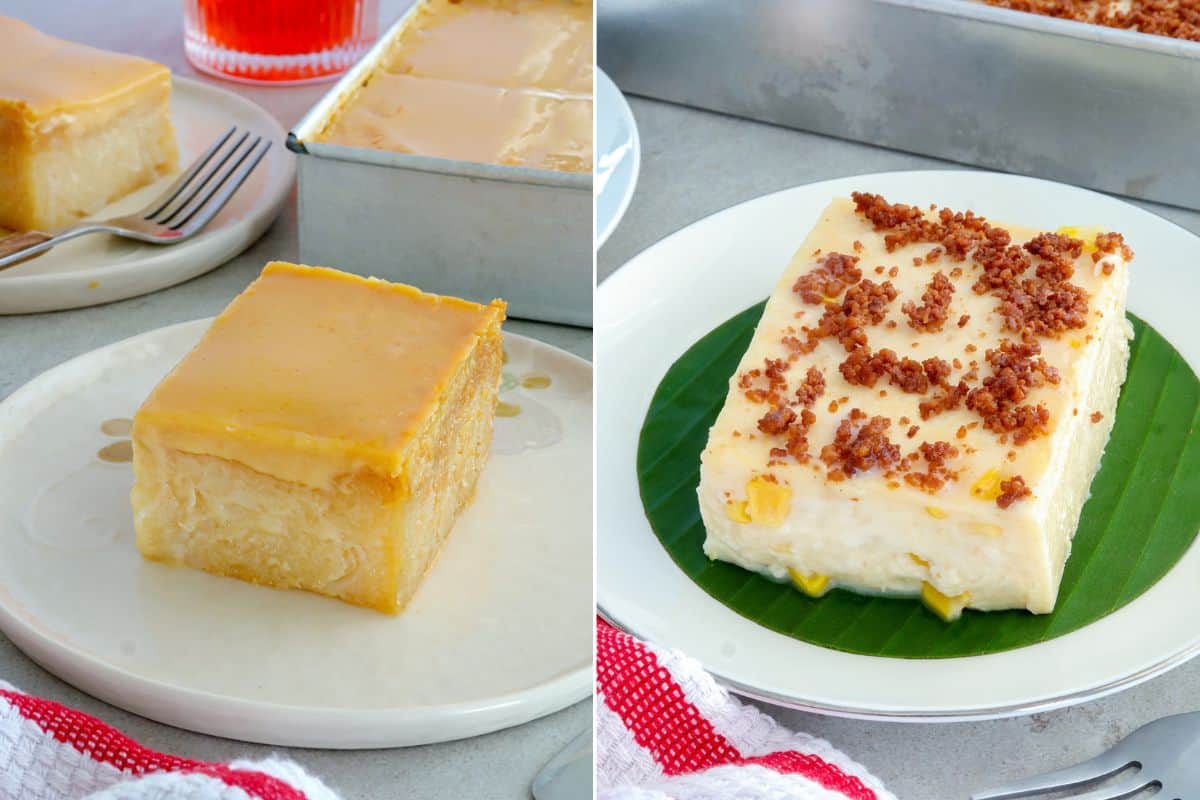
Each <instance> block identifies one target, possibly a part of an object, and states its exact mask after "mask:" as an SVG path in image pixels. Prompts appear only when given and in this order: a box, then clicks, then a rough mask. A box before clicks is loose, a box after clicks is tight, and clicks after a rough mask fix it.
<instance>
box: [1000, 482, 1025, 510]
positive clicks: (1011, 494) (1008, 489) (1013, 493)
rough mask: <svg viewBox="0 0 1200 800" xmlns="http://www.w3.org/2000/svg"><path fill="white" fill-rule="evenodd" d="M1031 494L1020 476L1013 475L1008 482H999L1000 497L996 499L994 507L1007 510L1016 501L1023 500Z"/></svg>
mask: <svg viewBox="0 0 1200 800" xmlns="http://www.w3.org/2000/svg"><path fill="white" fill-rule="evenodd" d="M1032 494H1033V492H1032V491H1031V490H1030V488H1029V487H1028V486H1026V485H1025V479H1024V478H1022V477H1021V476H1020V475H1014V476H1012V477H1011V478H1009V479H1008V480H1003V481H1000V495H999V496H998V497H997V498H996V505H998V506H1000V507H1001V508H1008V507H1009V506H1011V505H1012V504H1013V503H1015V502H1017V501H1018V500H1024V499H1025V498H1026V497H1029V496H1031V495H1032Z"/></svg>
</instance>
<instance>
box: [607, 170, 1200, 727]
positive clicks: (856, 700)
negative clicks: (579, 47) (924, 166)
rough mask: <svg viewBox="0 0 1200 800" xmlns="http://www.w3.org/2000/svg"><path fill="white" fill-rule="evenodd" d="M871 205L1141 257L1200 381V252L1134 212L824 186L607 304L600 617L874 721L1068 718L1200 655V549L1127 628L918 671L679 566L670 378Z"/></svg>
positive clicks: (631, 284) (979, 189) (729, 225)
mask: <svg viewBox="0 0 1200 800" xmlns="http://www.w3.org/2000/svg"><path fill="white" fill-rule="evenodd" d="M854 190H862V191H872V192H879V193H882V194H883V195H884V196H885V197H887V198H888V199H889V200H892V201H900V202H906V203H915V204H924V203H933V202H936V203H938V204H940V205H946V206H950V207H952V208H957V209H967V208H970V209H973V210H975V211H977V212H980V213H982V214H984V215H986V216H988V217H992V218H994V219H999V220H1003V221H1007V222H1013V223H1024V224H1027V225H1032V226H1037V227H1042V228H1048V229H1054V228H1057V227H1058V226H1060V225H1067V224H1076V225H1078V224H1086V225H1091V224H1098V225H1102V226H1104V227H1106V228H1109V229H1111V230H1118V231H1121V232H1122V233H1124V234H1125V236H1126V238H1127V241H1128V242H1129V243H1130V245H1131V246H1132V247H1133V249H1134V251H1135V252H1136V254H1137V256H1136V261H1135V262H1134V266H1133V273H1132V275H1133V276H1132V288H1131V290H1130V295H1129V307H1130V309H1131V310H1132V311H1133V312H1135V313H1136V314H1138V315H1139V316H1141V317H1142V318H1143V319H1145V320H1146V321H1148V322H1149V323H1150V324H1151V325H1153V326H1154V327H1155V328H1157V329H1158V331H1159V332H1160V333H1162V334H1163V335H1164V336H1165V337H1166V338H1167V339H1168V340H1169V341H1170V342H1171V343H1172V344H1174V345H1175V347H1176V348H1177V349H1178V350H1179V351H1180V352H1181V353H1182V354H1183V356H1184V358H1186V359H1187V361H1188V363H1189V364H1190V365H1191V366H1192V368H1193V369H1197V368H1198V367H1200V336H1198V335H1197V332H1196V331H1197V328H1196V323H1195V316H1196V312H1195V308H1196V303H1197V301H1200V269H1198V268H1197V264H1198V263H1200V239H1197V238H1196V237H1195V236H1193V235H1192V234H1190V233H1188V232H1187V231H1185V230H1183V229H1182V228H1179V227H1177V226H1175V225H1173V224H1171V223H1169V222H1167V221H1166V220H1163V219H1161V218H1159V217H1156V216H1154V215H1153V214H1150V213H1148V212H1146V211H1142V210H1140V209H1138V208H1135V207H1134V206H1131V205H1129V204H1128V203H1125V202H1122V201H1121V200H1117V199H1114V198H1112V197H1107V196H1105V195H1101V194H1097V193H1094V192H1089V191H1085V190H1083V189H1077V188H1074V187H1070V186H1065V185H1062V184H1057V183H1050V182H1048V181H1041V180H1035V179H1032V178H1024V177H1017V176H1012V175H997V174H991V173H985V172H968V171H937V172H894V173H885V174H879V175H861V176H857V177H851V178H844V179H840V180H833V181H826V182H823V183H815V184H811V185H809V186H801V187H798V188H795V189H790V190H787V191H783V192H779V193H777V194H772V195H767V196H766V197H761V198H758V199H757V200H752V201H750V202H747V203H743V204H741V205H738V206H735V207H733V208H730V209H727V210H725V211H722V212H720V213H718V214H714V215H713V216H711V217H708V218H707V219H704V220H701V221H700V222H697V223H695V224H694V225H691V226H689V227H687V228H685V229H683V230H682V231H679V232H678V233H676V234H674V235H672V236H670V237H668V238H666V239H664V240H663V241H661V242H659V243H658V244H656V245H654V246H653V247H651V248H650V249H648V250H646V251H645V252H643V253H641V254H640V255H638V256H637V257H636V258H634V259H632V260H631V261H630V262H629V263H628V264H626V265H625V266H624V267H622V268H621V269H620V270H619V271H618V272H616V273H615V274H614V275H613V276H612V277H611V278H609V279H608V280H607V281H605V282H604V283H603V284H602V285H601V286H600V289H599V293H598V296H597V303H596V313H597V316H596V345H597V346H596V362H597V365H598V368H599V369H600V370H602V372H603V374H606V375H612V374H614V373H617V372H619V375H620V384H621V391H619V392H617V391H606V392H601V393H600V398H599V399H600V402H599V408H598V411H597V433H598V436H599V437H600V440H601V441H603V442H604V443H605V446H604V447H601V448H600V449H599V452H598V455H597V459H598V460H597V498H598V503H597V508H598V512H597V568H596V572H597V586H598V588H597V600H598V603H599V605H600V607H601V611H602V613H604V614H605V615H606V616H607V617H609V618H610V619H611V620H613V621H614V622H615V623H616V624H618V625H620V626H622V627H625V628H627V629H629V630H631V631H633V632H636V633H637V634H639V635H640V636H643V637H646V638H649V639H652V640H655V641H658V642H662V643H665V644H667V645H671V646H674V647H678V648H680V649H681V650H683V651H684V652H686V653H688V654H689V655H691V656H694V657H696V658H698V659H699V660H700V661H701V662H703V664H704V665H705V667H707V668H708V669H709V670H711V671H712V672H713V673H715V674H716V675H717V676H718V677H719V678H720V679H722V680H724V681H725V682H726V683H727V684H728V685H729V686H731V687H732V688H733V689H735V690H736V691H739V692H741V693H743V694H746V695H749V696H752V697H758V698H760V699H765V700H769V701H772V702H776V703H780V704H783V705H789V706H793V707H797V708H804V709H809V710H815V711H820V712H824V713H831V714H838V715H844V716H853V717H863V718H871V719H892V720H898V719H916V720H938V721H948V720H954V719H964V718H973V717H998V716H1006V715H1014V714H1020V713H1031V712H1034V711H1039V710H1045V709H1049V708H1055V707H1059V706H1064V705H1068V704H1071V703H1076V702H1081V701H1083V700H1086V699H1091V698H1095V697H1099V696H1101V695H1104V694H1107V693H1110V692H1113V691H1116V690H1118V689H1121V688H1125V687H1128V686H1132V685H1134V684H1135V683H1137V682H1139V681H1142V680H1146V679H1147V678H1150V677H1152V676H1154V675H1157V674H1159V673H1161V672H1163V671H1165V670H1167V669H1169V668H1171V667H1173V666H1176V665H1178V664H1180V663H1182V662H1183V661H1185V660H1186V659H1188V658H1190V657H1192V656H1193V655H1195V654H1196V653H1197V650H1198V648H1200V620H1197V618H1196V617H1195V615H1192V614H1181V613H1179V609H1185V608H1195V607H1196V606H1197V605H1200V547H1197V546H1196V545H1193V546H1192V547H1191V549H1189V550H1188V551H1187V553H1186V554H1185V555H1184V557H1183V559H1182V560H1181V561H1180V562H1179V563H1178V564H1177V565H1176V566H1175V568H1174V569H1172V570H1171V571H1170V572H1169V573H1168V574H1167V575H1166V576H1165V577H1164V578H1163V579H1162V580H1161V581H1159V583H1158V584H1157V585H1155V586H1154V587H1153V588H1151V589H1150V590H1149V591H1148V592H1146V593H1145V594H1144V595H1142V596H1141V597H1140V598H1138V599H1137V600H1135V601H1134V602H1132V603H1130V604H1129V605H1127V606H1125V607H1124V608H1122V609H1121V610H1119V611H1117V612H1116V613H1114V614H1111V615H1109V616H1108V617H1105V618H1103V619H1101V620H1099V621H1098V622H1095V623H1093V624H1092V625H1089V626H1087V627H1086V628H1083V629H1081V630H1078V631H1076V632H1074V633H1071V634H1068V635H1066V636H1062V637H1059V638H1057V639H1052V640H1050V641H1048V642H1045V643H1042V644H1038V645H1034V646H1032V647H1026V648H1022V649H1019V650H1012V651H1009V652H1005V653H997V654H994V655H987V656H980V657H972V658H960V659H950V660H903V659H887V658H875V657H866V656H859V655H853V654H849V653H843V652H839V651H835V650H828V649H824V648H821V647H816V646H813V645H809V644H806V643H804V642H800V641H797V640H794V639H791V638H789V637H787V636H783V635H780V634H778V633H774V632H772V631H770V630H768V629H766V628H763V627H761V626H759V625H757V624H755V623H754V622H751V621H750V620H748V619H746V618H744V617H741V616H739V615H738V614H736V613H735V612H733V611H731V610H729V609H728V608H726V607H725V606H723V605H721V604H720V603H719V602H717V601H716V600H714V599H713V598H711V597H709V595H707V594H706V593H705V592H704V591H703V590H702V589H700V588H699V587H698V586H696V585H695V584H694V583H693V582H692V581H691V579H689V578H688V577H687V576H686V575H684V574H683V572H681V571H680V570H679V569H678V568H677V567H676V566H675V564H674V562H672V561H671V559H670V557H669V556H668V555H667V553H666V552H665V551H664V550H663V548H662V547H661V545H660V544H659V542H658V539H656V538H655V536H654V534H653V532H652V531H651V529H650V526H649V524H648V523H647V521H646V517H645V514H644V513H643V511H642V504H641V500H640V498H639V496H638V484H637V475H636V470H635V456H636V452H637V439H638V433H639V431H640V430H641V425H642V421H643V419H644V418H645V413H646V409H647V407H648V405H649V402H650V398H651V396H652V394H653V392H654V390H655V388H656V386H657V385H658V382H659V380H660V379H661V378H662V376H663V374H664V373H665V372H666V370H667V369H668V367H669V366H670V365H671V364H672V363H673V362H674V361H675V359H676V358H678V357H679V356H680V355H681V354H682V353H683V352H684V350H686V349H687V348H688V347H690V346H691V345H692V344H693V343H695V341H696V340H697V339H699V338H700V337H701V336H703V335H704V334H706V333H708V331H710V330H711V329H712V328H713V327H715V326H716V325H717V324H718V323H720V322H723V321H724V320H726V319H728V318H729V317H730V316H732V315H734V314H735V313H737V312H739V311H742V310H744V309H746V308H747V307H749V306H751V305H753V304H754V303H757V302H759V301H761V300H762V299H763V298H764V297H766V296H767V295H768V294H770V292H771V289H772V288H773V287H774V285H775V282H776V280H777V279H778V277H779V274H780V272H781V271H782V270H783V269H784V267H785V266H786V264H787V262H788V260H789V259H790V258H791V256H792V254H793V252H794V251H795V249H796V248H797V247H798V246H799V244H800V242H801V241H802V240H803V239H804V236H805V234H806V233H807V232H808V229H809V228H810V227H811V225H812V224H813V223H814V222H815V221H816V219H817V216H818V214H819V212H820V211H821V210H822V209H823V208H824V207H825V205H826V204H827V203H828V202H829V201H830V199H832V198H833V197H836V196H839V195H848V194H849V193H850V192H851V191H854Z"/></svg>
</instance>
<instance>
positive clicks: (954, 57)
mask: <svg viewBox="0 0 1200 800" xmlns="http://www.w3.org/2000/svg"><path fill="white" fill-rule="evenodd" d="M598 13H599V17H598V20H597V25H598V27H597V48H598V50H597V52H598V58H599V62H600V66H601V67H602V68H604V70H605V71H606V72H608V73H609V75H611V76H612V78H613V79H614V80H615V81H616V82H617V84H618V85H619V86H620V87H621V88H622V89H623V90H625V91H627V92H630V93H633V94H638V95H644V96H646V97H652V98H658V99H662V100H668V101H671V102H675V103H682V104H686V105H691V106H695V107H698V108H706V109H711V110H715V111H721V112H724V113H728V114H735V115H738V116H743V117H749V118H752V119H757V120H763V121H766V122H772V123H776V124H780V125H786V126H789V127H794V128H801V129H804V130H809V131H815V132H817V133H823V134H827V135H831V136H837V137H840V138H845V139H853V140H857V141H862V142H868V143H870V144H875V145H882V146H884V147H889V148H893V149H899V150H906V151H909V152H914V153H921V154H925V155H931V156H936V157H940V158H946V159H951V160H954V161H959V162H963V163H966V164H974V165H978V166H983V167H989V168H992V169H999V170H1005V171H1009V172H1016V173H1022V174H1027V175H1036V176H1039V177H1044V178H1050V179H1054V180H1059V181H1065V182H1068V183H1074V184H1079V185H1082V186H1089V187H1092V188H1095V189H1100V190H1103V191H1107V192H1115V193H1117V194H1124V195H1130V196H1133V197H1139V198H1143V199H1146V200H1154V201H1158V202H1163V203H1171V204H1174V205H1180V206H1185V207H1188V208H1200V43H1196V42H1189V41H1177V40H1173V39H1167V38H1163V37H1158V36H1149V35H1143V34H1138V33H1134V32H1130V31H1124V30H1113V29H1109V28H1104V27H1100V26H1097V25H1088V24H1084V23H1078V22H1071V21H1066V20H1059V19H1050V18H1047V17H1041V16H1036V15H1033V14H1025V13H1019V12H1015V11H1009V10H1007V9H1000V8H992V7H990V6H987V5H984V4H982V3H975V2H966V1H965V0H741V1H740V2H729V1H728V0H604V2H602V3H601V4H600V10H599V12H598ZM747 157H749V156H747Z"/></svg>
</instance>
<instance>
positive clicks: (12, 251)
mask: <svg viewBox="0 0 1200 800" xmlns="http://www.w3.org/2000/svg"><path fill="white" fill-rule="evenodd" d="M98 230H102V228H100V227H98V226H96V225H76V226H74V227H72V228H67V229H66V230H63V231H60V232H58V233H56V234H53V235H52V234H49V233H43V232H42V231H26V232H25V233H14V234H13V235H11V236H6V237H5V238H3V239H0V270H5V269H8V268H9V267H13V266H16V265H17V264H20V263H21V262H22V261H25V260H26V259H29V258H33V257H34V256H36V255H40V254H41V253H44V252H45V251H47V250H49V249H50V248H51V247H54V245H56V244H59V243H60V242H65V241H66V240H67V239H74V238H75V237H76V236H82V235H83V234H85V233H91V232H93V231H98Z"/></svg>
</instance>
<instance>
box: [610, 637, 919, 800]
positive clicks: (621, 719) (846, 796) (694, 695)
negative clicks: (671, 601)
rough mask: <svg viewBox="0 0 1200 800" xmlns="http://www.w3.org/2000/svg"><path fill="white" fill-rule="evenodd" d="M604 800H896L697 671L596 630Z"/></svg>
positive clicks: (667, 653)
mask: <svg viewBox="0 0 1200 800" xmlns="http://www.w3.org/2000/svg"><path fill="white" fill-rule="evenodd" d="M596 692H597V695H596V699H597V702H596V786H597V789H598V798H599V800H895V797H894V796H893V795H892V793H891V792H889V791H888V790H887V789H886V788H884V786H883V784H882V783H881V782H880V781H879V779H878V778H876V777H875V776H873V775H871V773H869V772H868V771H867V770H866V769H865V768H863V767H862V766H861V765H860V764H858V763H856V762H855V761H853V760H851V759H850V758H849V757H848V756H846V755H845V754H844V753H842V752H840V751H838V750H836V749H834V747H833V746H832V745H830V744H829V743H828V742H826V741H824V740H823V739H818V738H816V737H814V736H808V735H806V734H803V733H793V732H791V731H788V730H786V729H785V728H783V727H782V726H780V725H779V724H778V723H776V722H775V721H774V720H773V719H771V718H770V717H768V716H767V715H766V714H763V713H762V712H761V711H759V710H758V709H756V708H753V707H752V706H748V705H745V704H743V703H741V702H740V701H738V700H736V699H734V698H733V697H732V696H731V695H730V694H729V692H727V691H725V690H724V689H722V688H721V687H720V686H718V685H717V683H716V681H714V680H713V678H712V676H710V675H709V674H708V673H707V672H705V671H704V669H703V668H702V667H701V666H700V664H699V662H697V661H695V660H694V659H691V658H688V657H687V656H685V655H683V654H682V653H679V652H677V651H674V650H669V649H667V648H664V647H659V646H657V645H652V644H649V643H647V642H643V641H640V640H638V639H636V638H634V637H632V636H630V635H628V634H626V633H622V632H621V631H619V630H617V629H616V628H614V627H612V626H611V625H609V624H607V623H606V622H604V621H603V620H598V621H597V623H596Z"/></svg>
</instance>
